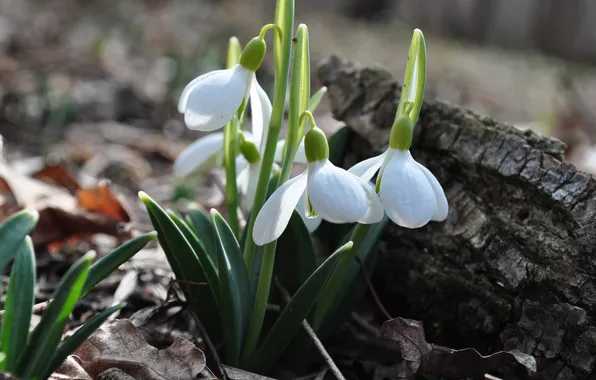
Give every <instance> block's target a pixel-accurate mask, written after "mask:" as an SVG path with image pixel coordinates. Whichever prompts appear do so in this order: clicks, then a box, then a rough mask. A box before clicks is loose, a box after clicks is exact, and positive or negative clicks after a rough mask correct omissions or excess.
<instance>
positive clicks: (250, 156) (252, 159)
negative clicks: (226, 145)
mask: <svg viewBox="0 0 596 380" xmlns="http://www.w3.org/2000/svg"><path fill="white" fill-rule="evenodd" d="M240 153H242V155H243V156H244V158H246V161H248V162H249V163H251V164H256V163H257V162H259V161H260V160H261V153H259V148H257V146H256V145H255V143H254V142H252V141H250V140H245V139H244V138H242V139H241V142H240Z"/></svg>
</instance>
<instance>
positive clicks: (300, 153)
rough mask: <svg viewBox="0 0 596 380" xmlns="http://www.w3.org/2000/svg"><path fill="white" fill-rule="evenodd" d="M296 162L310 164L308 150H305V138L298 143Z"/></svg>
mask: <svg viewBox="0 0 596 380" xmlns="http://www.w3.org/2000/svg"><path fill="white" fill-rule="evenodd" d="M294 162H295V163H297V164H308V160H307V159H306V151H304V139H302V141H301V142H300V145H298V150H297V151H296V157H294Z"/></svg>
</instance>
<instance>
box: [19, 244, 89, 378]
mask: <svg viewBox="0 0 596 380" xmlns="http://www.w3.org/2000/svg"><path fill="white" fill-rule="evenodd" d="M94 258H95V252H88V253H87V254H85V255H84V256H83V257H81V258H80V259H79V260H77V262H76V263H74V264H73V265H72V266H71V267H70V269H69V270H68V271H67V272H66V273H65V274H64V277H63V278H62V281H60V284H59V285H58V289H56V292H55V293H54V296H53V297H52V301H51V302H50V304H49V306H48V308H47V310H46V311H45V312H44V313H43V317H42V318H41V321H40V322H39V324H38V325H37V327H35V329H34V330H33V332H32V333H31V336H30V340H29V343H28V344H27V347H26V348H25V350H24V351H23V353H22V354H21V355H20V357H19V360H18V365H17V367H16V370H15V371H14V374H15V375H16V376H17V377H19V378H22V379H29V378H32V377H37V376H39V375H41V373H40V372H41V369H42V368H44V367H45V366H46V365H47V363H48V361H49V360H50V358H51V357H52V355H53V354H54V352H55V351H56V347H57V346H58V343H60V338H61V337H62V332H63V331H64V327H65V326H66V322H67V321H68V317H69V316H70V313H71V312H72V310H73V309H74V306H75V304H76V302H77V301H78V300H79V297H80V295H81V291H82V290H83V286H84V284H85V281H86V280H87V274H88V273H89V267H90V266H91V263H92V262H93V259H94Z"/></svg>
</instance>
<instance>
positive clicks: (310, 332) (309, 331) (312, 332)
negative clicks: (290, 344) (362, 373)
mask: <svg viewBox="0 0 596 380" xmlns="http://www.w3.org/2000/svg"><path fill="white" fill-rule="evenodd" d="M275 285H276V286H277V288H278V290H279V292H280V293H281V295H282V297H283V298H284V300H285V301H286V302H290V293H288V291H287V290H286V288H284V287H283V286H282V284H281V283H280V282H279V280H278V279H277V277H276V278H275ZM280 311H281V308H280ZM302 327H303V328H304V331H306V333H307V334H308V335H309V337H310V339H312V341H313V343H314V344H315V346H316V347H317V349H318V350H319V352H320V353H321V356H323V359H324V360H325V362H326V363H327V365H328V366H329V369H330V370H331V372H333V374H334V375H335V378H336V379H337V380H346V378H345V377H344V375H342V373H341V371H340V370H339V368H337V365H336V364H335V362H334V361H333V359H332V358H331V355H329V352H327V350H326V349H325V346H323V343H322V342H321V340H320V339H319V337H318V336H317V333H315V330H313V328H312V327H311V326H310V324H309V323H308V322H307V321H306V319H305V320H303V321H302Z"/></svg>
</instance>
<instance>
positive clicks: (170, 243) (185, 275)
mask: <svg viewBox="0 0 596 380" xmlns="http://www.w3.org/2000/svg"><path fill="white" fill-rule="evenodd" d="M139 198H140V199H141V201H142V202H143V203H144V204H145V207H146V208H147V212H148V213H149V217H150V218H151V223H152V224H153V227H154V228H155V229H156V230H157V232H158V235H157V239H158V241H159V244H160V245H161V247H162V248H163V250H164V253H165V255H166V258H167V259H168V263H169V264H170V266H171V267H172V270H173V272H174V274H175V275H176V279H178V280H179V284H180V288H182V290H183V292H184V295H185V296H186V298H187V301H188V303H189V304H190V306H191V310H192V312H193V313H194V314H195V315H196V316H197V317H198V318H199V319H200V320H201V323H202V324H203V325H204V326H205V328H206V329H207V331H209V337H210V338H211V340H212V341H214V342H219V341H220V339H221V336H222V328H221V322H220V317H219V313H220V311H219V308H218V306H217V304H218V303H217V301H216V300H215V298H214V296H213V293H212V291H211V290H210V289H208V288H207V285H206V284H204V283H205V282H206V281H207V277H206V276H205V273H203V269H202V268H201V264H200V262H199V259H198V258H197V255H196V253H195V251H194V250H193V248H192V246H191V245H190V243H189V242H188V241H187V240H186V238H185V237H184V234H183V233H182V231H180V229H179V228H178V227H177V226H176V223H175V222H174V221H173V220H172V219H171V218H170V217H169V215H168V214H167V213H166V211H165V210H164V209H163V208H161V206H159V205H158V204H157V203H156V202H155V201H154V200H153V199H151V197H149V196H148V195H147V194H145V193H143V192H141V193H139Z"/></svg>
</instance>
